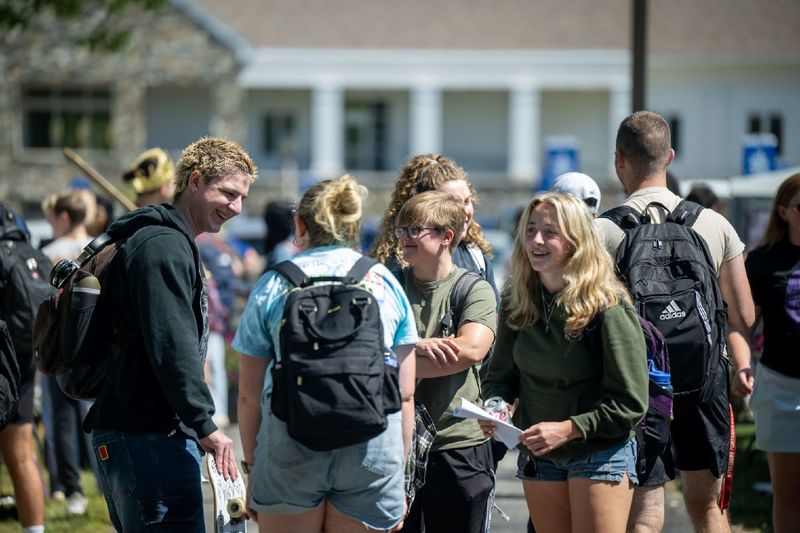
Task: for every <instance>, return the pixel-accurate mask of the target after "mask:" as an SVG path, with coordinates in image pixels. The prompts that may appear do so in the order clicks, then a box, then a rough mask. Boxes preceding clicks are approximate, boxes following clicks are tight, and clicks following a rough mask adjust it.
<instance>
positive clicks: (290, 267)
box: [271, 255, 378, 287]
mask: <svg viewBox="0 0 800 533" xmlns="http://www.w3.org/2000/svg"><path fill="white" fill-rule="evenodd" d="M377 264H378V261H376V260H375V259H373V258H372V257H369V256H366V255H363V256H361V257H360V258H359V259H358V261H356V262H355V264H354V265H353V267H352V268H351V269H350V271H349V272H348V273H347V274H345V276H344V277H340V276H318V277H314V278H312V277H309V276H307V275H306V273H305V272H303V270H302V269H301V268H300V267H299V266H297V265H296V264H294V262H292V261H291V260H286V261H282V262H280V263H278V264H277V265H275V266H273V267H271V269H272V270H275V271H276V272H277V273H278V274H280V275H281V276H283V277H284V278H286V281H288V282H289V283H291V284H292V285H294V286H295V287H306V286H308V285H311V284H312V283H316V282H318V281H337V282H341V283H347V284H355V283H358V282H359V281H361V280H362V279H364V276H366V274H367V272H369V270H370V269H371V268H372V267H373V266H375V265H377Z"/></svg>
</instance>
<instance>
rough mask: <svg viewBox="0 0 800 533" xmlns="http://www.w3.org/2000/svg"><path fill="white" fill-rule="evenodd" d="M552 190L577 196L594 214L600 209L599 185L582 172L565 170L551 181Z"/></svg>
mask: <svg viewBox="0 0 800 533" xmlns="http://www.w3.org/2000/svg"><path fill="white" fill-rule="evenodd" d="M551 191H553V192H563V193H566V194H572V195H574V196H577V197H578V198H580V199H581V200H583V202H584V203H585V204H586V209H588V210H589V212H590V213H592V214H593V215H596V214H597V213H598V211H599V210H600V187H598V186H597V183H595V181H594V180H593V179H592V178H590V177H589V176H587V175H586V174H584V173H582V172H566V173H564V174H561V175H560V176H559V177H557V178H556V180H555V181H554V182H553V187H552V188H551Z"/></svg>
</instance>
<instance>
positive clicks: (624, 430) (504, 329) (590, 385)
mask: <svg viewBox="0 0 800 533" xmlns="http://www.w3.org/2000/svg"><path fill="white" fill-rule="evenodd" d="M507 319H508V309H507V305H506V303H505V302H504V303H503V305H501V311H500V317H499V319H498V328H497V343H496V344H495V352H494V357H492V360H491V362H490V363H489V373H488V375H487V376H486V379H485V380H484V382H483V387H482V388H483V397H484V398H491V397H492V396H500V397H502V398H503V399H504V400H505V401H506V402H508V403H510V404H511V403H514V400H516V399H517V398H519V407H518V408H517V410H516V412H515V413H514V424H515V425H516V426H517V427H518V428H520V429H523V430H524V429H527V428H529V427H530V426H532V425H534V424H537V423H539V422H560V421H563V420H572V421H573V422H574V423H575V425H576V426H577V427H578V429H579V430H580V432H581V435H582V438H578V439H575V440H572V441H569V442H567V443H566V444H564V445H563V446H561V447H560V448H557V449H555V450H553V451H552V452H550V453H548V454H546V455H545V456H544V458H546V459H561V458H566V457H575V456H578V455H582V454H585V453H587V452H590V451H593V450H601V449H605V448H608V447H610V446H612V445H614V444H619V443H622V442H625V441H626V440H627V439H629V438H630V437H631V436H632V435H633V429H634V426H635V425H636V424H637V423H638V422H639V421H640V420H641V419H642V417H643V416H644V414H645V411H646V410H647V399H648V397H647V391H648V389H647V388H648V378H647V353H646V345H645V340H644V335H643V334H642V328H641V326H640V325H639V319H638V318H637V317H636V311H635V310H634V309H633V306H631V304H629V303H627V302H625V301H622V302H620V303H618V304H617V305H615V306H613V307H610V308H609V309H606V311H605V312H604V313H603V316H602V320H594V321H592V323H590V325H589V326H588V327H587V329H586V330H585V331H584V335H583V337H582V338H581V339H580V340H567V339H566V338H565V337H564V316H563V314H562V312H561V309H560V308H557V309H556V310H555V312H554V314H553V316H552V317H551V320H550V321H549V323H550V328H549V331H548V328H546V327H545V325H544V324H543V322H545V320H539V321H538V322H536V323H535V324H534V325H532V326H530V327H528V328H525V329H523V330H521V331H514V330H512V329H511V328H509V327H508V324H507V323H506V321H507ZM598 330H599V331H598Z"/></svg>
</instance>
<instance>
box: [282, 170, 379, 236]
mask: <svg viewBox="0 0 800 533" xmlns="http://www.w3.org/2000/svg"><path fill="white" fill-rule="evenodd" d="M366 195H367V189H366V188H364V187H363V186H361V185H359V184H358V183H356V180H355V179H353V177H352V176H350V175H349V174H345V175H344V176H342V177H341V178H337V179H334V180H325V181H321V182H319V183H317V184H315V185H314V186H313V187H311V188H310V189H308V190H307V191H306V193H305V194H304V195H303V198H302V199H301V200H300V203H299V204H298V205H297V216H299V217H300V218H302V219H303V222H305V224H306V228H307V229H308V235H309V243H310V245H311V246H326V245H331V244H340V245H344V246H349V247H351V248H354V247H357V246H358V243H359V240H360V238H359V230H360V228H361V214H362V203H363V199H364V197H366Z"/></svg>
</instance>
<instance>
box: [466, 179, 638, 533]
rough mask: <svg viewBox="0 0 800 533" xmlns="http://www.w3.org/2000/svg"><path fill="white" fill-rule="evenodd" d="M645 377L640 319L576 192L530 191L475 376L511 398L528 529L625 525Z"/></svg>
mask: <svg viewBox="0 0 800 533" xmlns="http://www.w3.org/2000/svg"><path fill="white" fill-rule="evenodd" d="M647 387H648V376H647V356H646V352H645V341H644V336H643V334H642V329H641V326H640V325H639V319H638V318H637V315H636V311H635V310H634V308H633V305H632V304H631V301H630V295H629V294H628V292H627V290H626V289H625V287H624V286H623V285H622V284H621V283H620V282H619V281H618V280H617V278H616V276H615V274H614V266H613V263H612V260H611V256H609V254H608V252H606V251H605V249H604V248H603V245H602V244H601V242H600V239H599V238H598V236H597V234H596V233H595V230H594V226H593V223H592V215H591V214H590V213H589V211H587V209H586V207H585V205H584V204H583V202H581V200H579V199H578V198H576V197H574V196H572V195H565V194H558V193H545V194H541V195H537V196H536V197H534V199H533V200H532V201H531V202H530V204H529V205H528V206H527V208H526V209H525V211H524V212H523V215H522V217H521V218H520V222H519V227H518V230H517V236H516V239H515V241H514V251H513V255H512V258H511V275H510V277H509V281H508V282H507V284H506V287H505V288H504V290H503V299H502V302H501V305H500V316H499V317H498V325H497V343H496V346H495V356H494V358H493V359H492V362H491V363H490V365H489V372H488V375H487V377H486V379H485V380H484V382H483V396H484V397H485V398H489V400H491V399H494V398H497V399H499V400H500V401H501V402H506V405H508V404H513V403H514V401H515V400H519V406H518V407H517V409H516V411H515V412H514V415H513V420H514V424H515V425H516V426H517V427H519V428H523V432H522V434H521V435H520V438H519V442H520V444H521V445H522V450H523V451H522V452H521V453H520V454H519V461H518V470H517V477H519V478H520V479H522V485H523V489H524V492H525V499H526V501H527V503H528V509H529V511H530V512H531V516H532V517H533V521H534V525H535V526H536V531H538V532H539V533H543V532H544V533H546V532H549V531H564V530H570V529H571V530H573V531H589V530H592V531H600V532H603V531H607V532H612V531H624V530H625V526H626V523H627V520H628V513H629V511H630V507H631V501H632V498H633V486H634V484H636V483H637V477H636V442H635V439H634V426H635V425H636V424H637V423H638V422H639V420H641V418H642V416H644V414H645V410H646V408H647V399H648V396H647V394H648V389H647ZM489 400H487V401H489ZM501 405H502V404H501ZM480 425H481V428H482V429H483V431H484V434H485V435H487V436H492V437H493V436H494V430H495V425H494V424H493V423H491V422H488V423H487V422H480Z"/></svg>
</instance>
